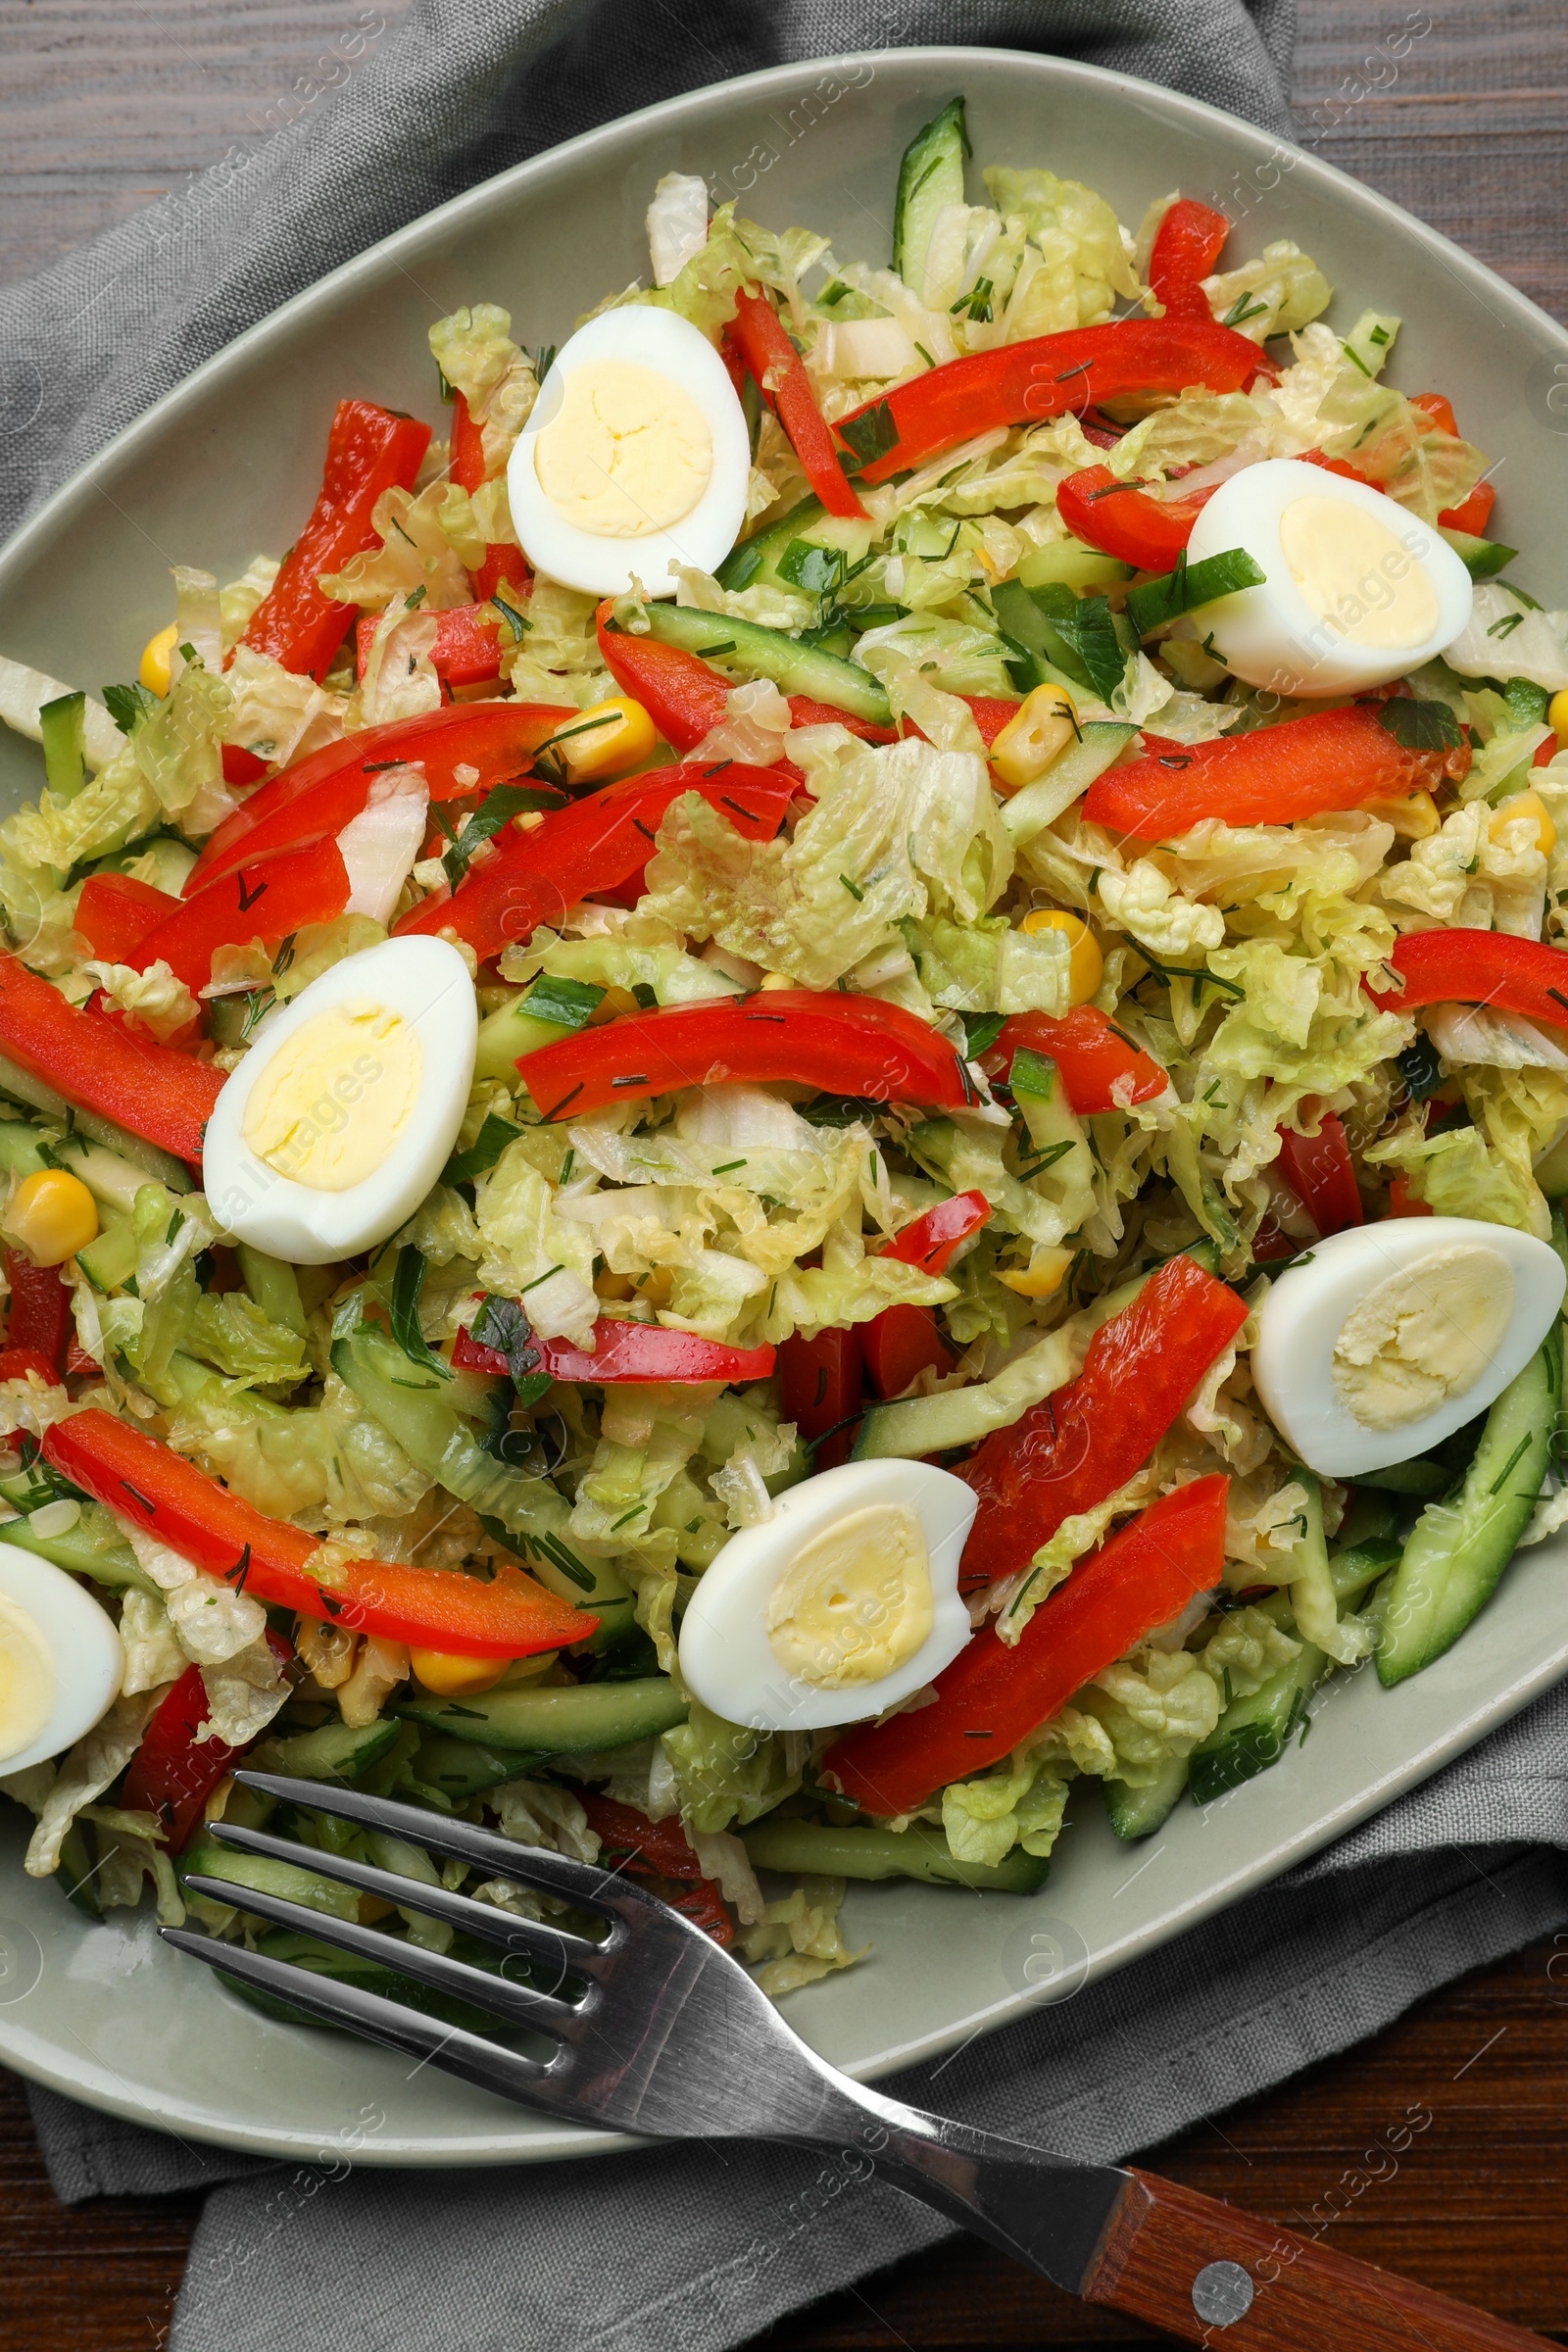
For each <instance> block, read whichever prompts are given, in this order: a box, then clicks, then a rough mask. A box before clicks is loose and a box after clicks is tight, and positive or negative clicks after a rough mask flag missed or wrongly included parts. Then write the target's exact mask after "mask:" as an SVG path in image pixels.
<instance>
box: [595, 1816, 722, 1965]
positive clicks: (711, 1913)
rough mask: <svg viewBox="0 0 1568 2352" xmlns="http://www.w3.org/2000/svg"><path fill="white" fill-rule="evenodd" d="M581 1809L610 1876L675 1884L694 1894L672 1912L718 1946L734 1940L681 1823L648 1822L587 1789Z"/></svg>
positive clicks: (683, 1897) (714, 1889)
mask: <svg viewBox="0 0 1568 2352" xmlns="http://www.w3.org/2000/svg"><path fill="white" fill-rule="evenodd" d="M582 1808H583V1811H584V1812H585V1813H586V1814H587V1816H588V1827H589V1828H590V1829H591V1830H592V1831H593V1832H594V1834H595V1836H596V1837H597V1838H598V1839H599V1858H600V1860H601V1861H602V1862H603V1863H604V1865H605V1867H606V1869H608V1870H626V1871H630V1872H631V1874H632V1876H633V1877H634V1878H639V1879H673V1880H674V1881H675V1882H676V1883H677V1885H683V1886H689V1887H690V1888H691V1892H690V1893H689V1894H683V1895H680V1896H679V1897H677V1898H676V1900H675V1901H674V1903H673V1904H672V1905H671V1908H672V1909H673V1910H676V1911H681V1912H684V1913H685V1915H686V1917H687V1918H688V1919H689V1920H691V1921H692V1922H693V1923H694V1925H696V1926H697V1927H699V1928H704V1929H706V1930H707V1932H708V1934H709V1935H710V1936H712V1938H713V1941H714V1942H715V1943H722V1944H730V1943H733V1942H734V1940H735V1924H734V1922H733V1920H732V1919H731V1918H730V1915H729V1913H728V1912H727V1911H726V1910H725V1908H724V1905H723V1901H722V1898H721V1897H720V1895H719V1891H718V1888H717V1887H715V1886H714V1885H713V1882H712V1880H711V1879H708V1878H705V1877H704V1876H703V1866H702V1864H701V1862H699V1860H698V1859H697V1856H696V1854H695V1853H694V1852H693V1851H692V1848H691V1844H690V1842H689V1840H688V1838H687V1836H686V1833H685V1831H684V1830H683V1829H682V1828H681V1825H680V1822H679V1821H678V1819H675V1818H673V1817H672V1818H671V1819H670V1820H668V1821H650V1820H649V1818H648V1816H647V1814H646V1813H639V1812H637V1811H636V1810H635V1808H634V1807H633V1806H631V1805H622V1804H617V1803H616V1801H615V1799H614V1798H613V1797H612V1796H601V1795H600V1794H599V1792H598V1790H597V1789H584V1791H583V1794H582Z"/></svg>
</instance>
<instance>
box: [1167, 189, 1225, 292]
mask: <svg viewBox="0 0 1568 2352" xmlns="http://www.w3.org/2000/svg"><path fill="white" fill-rule="evenodd" d="M1230 225H1231V224H1230V222H1229V221H1227V220H1226V218H1225V216H1224V214H1223V213H1216V212H1215V211H1213V210H1212V208H1211V207H1210V206H1208V205H1206V204H1199V203H1198V202H1197V201H1196V200H1195V199H1194V198H1193V197H1191V196H1178V197H1177V199H1176V202H1175V203H1174V204H1173V205H1172V206H1171V208H1170V210H1169V211H1168V212H1167V213H1166V215H1165V217H1164V219H1163V220H1162V221H1161V222H1160V224H1159V226H1158V228H1157V229H1155V231H1154V243H1153V249H1152V252H1151V254H1150V256H1149V283H1150V287H1151V289H1152V292H1153V295H1154V298H1155V300H1156V301H1158V302H1159V303H1161V304H1162V305H1163V306H1164V312H1165V316H1166V318H1167V319H1212V318H1213V316H1214V314H1213V312H1212V311H1211V310H1210V309H1209V307H1208V296H1207V295H1206V294H1205V293H1204V292H1203V288H1202V284H1201V280H1202V279H1203V278H1205V277H1208V276H1209V275H1210V274H1211V273H1212V271H1213V270H1214V267H1215V265H1216V263H1217V262H1218V260H1219V257H1220V252H1221V249H1222V247H1223V246H1224V243H1225V239H1226V237H1227V236H1228V235H1229V233H1230Z"/></svg>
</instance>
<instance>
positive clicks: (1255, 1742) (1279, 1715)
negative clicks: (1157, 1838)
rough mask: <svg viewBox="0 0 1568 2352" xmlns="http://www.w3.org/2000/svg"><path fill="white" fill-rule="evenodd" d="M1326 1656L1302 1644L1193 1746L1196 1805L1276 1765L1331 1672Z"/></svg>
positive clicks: (1191, 1778) (1309, 1644) (1192, 1779)
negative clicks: (1311, 1694) (1309, 1694)
mask: <svg viewBox="0 0 1568 2352" xmlns="http://www.w3.org/2000/svg"><path fill="white" fill-rule="evenodd" d="M1328 1665H1329V1660H1328V1656H1327V1653H1326V1652H1325V1651H1323V1650H1321V1649H1319V1648H1318V1647H1317V1646H1316V1644H1315V1643H1314V1642H1302V1644H1301V1647H1300V1650H1299V1654H1298V1655H1297V1656H1296V1657H1294V1658H1292V1659H1291V1660H1290V1662H1289V1663H1288V1664H1287V1665H1284V1666H1281V1667H1280V1668H1279V1669H1278V1671H1277V1672H1276V1673H1274V1674H1271V1675H1270V1676H1269V1679H1268V1681H1267V1682H1266V1683H1264V1684H1262V1685H1261V1687H1260V1688H1259V1689H1258V1690H1256V1691H1253V1692H1252V1695H1251V1696H1250V1698H1239V1699H1238V1700H1237V1701H1236V1703H1235V1705H1234V1706H1232V1707H1227V1708H1226V1710H1225V1712H1224V1714H1223V1715H1222V1716H1221V1718H1220V1720H1219V1722H1218V1724H1217V1725H1216V1726H1215V1728H1214V1730H1213V1731H1212V1732H1210V1734H1209V1736H1208V1738H1207V1739H1206V1740H1203V1741H1202V1742H1201V1745H1200V1746H1198V1747H1196V1748H1194V1750H1193V1753H1192V1757H1191V1759H1190V1764H1191V1770H1190V1775H1189V1782H1190V1786H1191V1788H1192V1791H1193V1801H1194V1803H1195V1804H1200V1805H1209V1804H1212V1803H1213V1801H1214V1799H1215V1797H1217V1796H1223V1795H1224V1794H1225V1793H1226V1791H1227V1789H1239V1788H1240V1787H1241V1785H1242V1783H1243V1782H1244V1781H1250V1780H1252V1779H1253V1778H1255V1776H1256V1775H1257V1774H1258V1773H1260V1772H1266V1771H1267V1770H1268V1768H1269V1766H1270V1765H1271V1764H1277V1763H1278V1762H1279V1760H1280V1758H1281V1756H1283V1755H1284V1753H1285V1750H1286V1748H1287V1747H1288V1746H1289V1744H1290V1742H1291V1740H1293V1738H1294V1737H1295V1735H1296V1729H1297V1726H1298V1724H1299V1722H1300V1719H1301V1717H1302V1715H1303V1714H1304V1713H1305V1710H1306V1697H1307V1692H1308V1691H1312V1690H1314V1689H1315V1688H1316V1687H1317V1685H1318V1683H1320V1682H1321V1681H1322V1679H1323V1676H1324V1675H1325V1674H1326V1673H1327V1671H1328Z"/></svg>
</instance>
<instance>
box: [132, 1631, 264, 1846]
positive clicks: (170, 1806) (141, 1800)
mask: <svg viewBox="0 0 1568 2352" xmlns="http://www.w3.org/2000/svg"><path fill="white" fill-rule="evenodd" d="M267 1641H268V1646H269V1647H270V1650H271V1651H272V1654H273V1656H274V1657H276V1658H277V1660H278V1661H279V1663H280V1664H283V1665H286V1664H287V1663H288V1660H289V1659H290V1658H291V1657H292V1656H293V1655H294V1651H293V1648H292V1646H291V1645H290V1643H289V1642H286V1641H285V1640H284V1639H283V1636H282V1635H281V1634H277V1633H270V1634H269V1635H268V1637H267ZM212 1712H213V1708H212V1701H211V1700H210V1699H209V1697H208V1695H207V1686H206V1684H205V1683H204V1682H203V1680H202V1670H201V1668H200V1667H199V1666H187V1667H186V1669H185V1671H184V1673H183V1674H182V1675H181V1676H180V1678H179V1680H178V1682H177V1683H175V1684H174V1686H173V1688H172V1690H170V1691H165V1693H164V1696H163V1698H162V1700H161V1701H160V1703H159V1705H158V1707H157V1709H156V1711H155V1712H154V1715H153V1719H152V1721H151V1722H150V1723H149V1724H148V1726H147V1729H146V1731H145V1732H144V1733H143V1734H142V1741H141V1745H140V1747H138V1748H137V1750H136V1753H135V1754H134V1755H133V1756H132V1757H131V1759H130V1763H129V1766H128V1767H127V1769H126V1773H125V1778H124V1780H123V1783H122V1785H121V1793H120V1802H121V1804H122V1805H123V1807H124V1809H125V1811H126V1812H127V1813H156V1814H157V1816H158V1818H159V1820H160V1821H162V1823H163V1825H164V1828H165V1831H166V1833H167V1835H166V1839H165V1843H166V1847H167V1850H168V1851H169V1852H170V1853H172V1854H178V1853H182V1852H183V1851H184V1849H185V1847H186V1846H187V1845H188V1844H189V1842H190V1839H191V1837H192V1834H193V1833H194V1831H195V1830H196V1829H197V1828H198V1827H199V1825H200V1822H201V1818H202V1815H203V1813H204V1811H205V1810H206V1806H207V1800H208V1798H209V1797H210V1796H211V1795H212V1793H213V1790H214V1789H216V1788H217V1787H218V1784H219V1782H220V1781H221V1779H222V1777H223V1775H224V1773H225V1772H227V1771H228V1770H229V1768H230V1766H231V1765H232V1764H233V1762H234V1760H235V1758H236V1757H238V1756H242V1755H244V1753H245V1751H246V1749H247V1748H248V1747H250V1746H252V1745H253V1744H254V1742H253V1741H251V1740H242V1741H241V1742H240V1744H239V1745H238V1746H237V1747H231V1746H230V1745H229V1743H228V1741H227V1740H218V1739H213V1740H202V1739H199V1738H198V1737H197V1735H198V1734H199V1733H200V1731H201V1730H202V1728H203V1726H204V1725H205V1724H206V1723H207V1722H208V1721H209V1719H210V1717H211V1715H212Z"/></svg>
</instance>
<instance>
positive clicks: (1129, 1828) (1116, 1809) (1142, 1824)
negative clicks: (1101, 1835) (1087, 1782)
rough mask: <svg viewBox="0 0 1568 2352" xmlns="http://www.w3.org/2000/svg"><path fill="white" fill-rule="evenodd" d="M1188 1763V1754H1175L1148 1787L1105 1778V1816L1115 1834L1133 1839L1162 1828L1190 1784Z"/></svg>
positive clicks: (1145, 1836) (1103, 1783)
mask: <svg viewBox="0 0 1568 2352" xmlns="http://www.w3.org/2000/svg"><path fill="white" fill-rule="evenodd" d="M1187 1766H1188V1759H1187V1758H1186V1757H1185V1756H1173V1757H1172V1758H1171V1760H1170V1762H1169V1763H1168V1764H1167V1765H1166V1767H1165V1769H1164V1771H1163V1772H1162V1773H1161V1774H1160V1777H1159V1779H1158V1780H1157V1781H1155V1782H1153V1783H1152V1786H1151V1787H1149V1788H1147V1789H1134V1788H1131V1787H1130V1786H1129V1785H1128V1783H1127V1782H1126V1781H1102V1783H1101V1784H1100V1785H1101V1788H1102V1789H1103V1792H1104V1798H1105V1818H1106V1820H1107V1821H1108V1822H1109V1823H1110V1826H1111V1829H1112V1831H1113V1832H1114V1834H1115V1836H1116V1837H1118V1838H1125V1839H1127V1840H1128V1842H1129V1843H1130V1842H1131V1841H1132V1840H1133V1839H1134V1838H1152V1836H1153V1834H1154V1832H1155V1831H1156V1830H1162V1829H1163V1828H1164V1826H1165V1824H1166V1822H1167V1821H1168V1820H1169V1819H1170V1817H1171V1815H1172V1813H1173V1812H1174V1811H1175V1810H1176V1807H1177V1805H1178V1804H1179V1803H1180V1801H1181V1795H1182V1791H1183V1789H1185V1788H1186V1787H1187Z"/></svg>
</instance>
